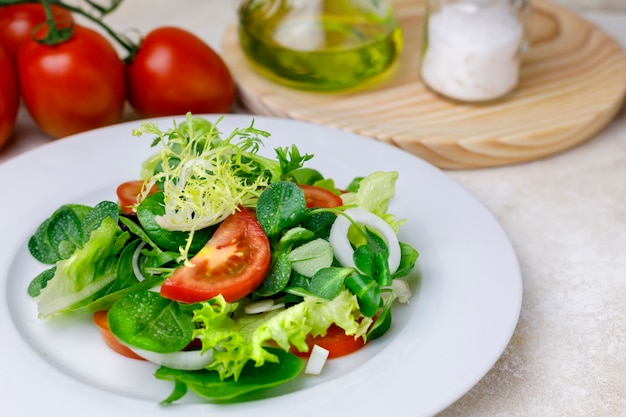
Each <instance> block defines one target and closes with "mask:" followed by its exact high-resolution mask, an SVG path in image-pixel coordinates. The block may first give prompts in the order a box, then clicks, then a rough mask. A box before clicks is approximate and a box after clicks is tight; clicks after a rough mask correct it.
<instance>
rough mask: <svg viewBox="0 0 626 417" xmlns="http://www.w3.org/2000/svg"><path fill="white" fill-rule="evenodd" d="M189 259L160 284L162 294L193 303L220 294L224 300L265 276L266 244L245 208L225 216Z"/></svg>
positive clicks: (246, 291)
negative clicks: (187, 263)
mask: <svg viewBox="0 0 626 417" xmlns="http://www.w3.org/2000/svg"><path fill="white" fill-rule="evenodd" d="M190 262H191V263H192V264H193V265H194V266H182V267H180V268H178V269H176V270H175V271H174V273H173V274H172V276H170V277H169V278H167V279H166V280H165V282H164V283H163V285H161V295H162V296H163V297H166V298H169V299H172V300H176V301H181V302H184V303H195V302H200V301H206V300H209V299H211V298H213V297H215V296H217V295H218V294H222V295H223V296H224V299H225V300H226V301H228V302H231V301H237V300H239V299H240V298H242V297H245V296H246V295H248V294H249V293H250V292H252V290H254V289H255V288H256V287H257V286H258V285H259V284H260V283H261V281H263V279H264V278H265V274H266V273H267V270H268V268H269V266H270V244H269V240H268V239H267V236H265V233H264V232H263V229H262V228H261V226H260V225H259V223H258V222H257V221H256V220H255V219H254V218H253V217H252V215H250V213H248V212H247V211H246V210H245V209H240V210H239V211H238V212H236V213H235V214H233V215H232V216H230V217H228V218H227V219H226V220H224V221H223V222H222V224H220V225H219V227H218V228H217V230H216V231H215V233H214V234H213V236H212V237H211V239H209V241H208V242H207V244H206V245H205V246H204V248H202V249H201V250H200V251H199V252H198V253H197V254H196V255H195V256H194V257H192V258H191V260H190Z"/></svg>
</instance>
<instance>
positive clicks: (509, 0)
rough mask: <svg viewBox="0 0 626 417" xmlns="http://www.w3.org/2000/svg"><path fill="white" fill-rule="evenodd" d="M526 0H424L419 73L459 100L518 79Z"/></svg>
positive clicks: (505, 89) (485, 95)
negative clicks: (424, 10) (425, 0)
mask: <svg viewBox="0 0 626 417" xmlns="http://www.w3.org/2000/svg"><path fill="white" fill-rule="evenodd" d="M528 7H529V6H528V3H527V0H427V4H426V16H425V21H424V38H423V47H422V60H421V65H420V75H421V78H422V81H423V83H424V84H425V85H426V86H428V87H429V88H430V89H431V90H433V91H435V92H437V93H439V94H441V95H443V96H445V97H448V98H451V99H454V100H458V101H462V102H483V101H491V100H495V99H498V98H501V97H503V96H505V95H507V94H508V93H510V92H511V91H512V90H514V89H515V87H516V86H517V84H518V82H519V70H520V59H521V56H522V54H523V53H524V51H525V49H526V48H527V42H526V39H527V36H526V20H527V15H528Z"/></svg>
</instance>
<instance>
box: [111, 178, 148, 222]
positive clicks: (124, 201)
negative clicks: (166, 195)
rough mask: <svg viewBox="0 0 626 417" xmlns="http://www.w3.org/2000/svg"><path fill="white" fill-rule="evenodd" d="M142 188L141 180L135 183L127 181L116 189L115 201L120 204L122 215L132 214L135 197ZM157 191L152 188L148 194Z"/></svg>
mask: <svg viewBox="0 0 626 417" xmlns="http://www.w3.org/2000/svg"><path fill="white" fill-rule="evenodd" d="M142 187H143V181H142V180H136V181H127V182H125V183H122V184H120V185H119V186H118V187H117V190H116V193H117V199H118V200H119V202H120V207H121V209H122V212H123V213H129V214H130V213H132V212H133V208H132V206H134V205H135V204H137V197H138V196H139V193H141V188H142ZM156 191H158V190H157V188H156V187H152V189H151V190H150V193H149V194H152V193H154V192H156Z"/></svg>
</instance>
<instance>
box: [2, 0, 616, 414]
mask: <svg viewBox="0 0 626 417" xmlns="http://www.w3.org/2000/svg"><path fill="white" fill-rule="evenodd" d="M610 2H611V0H606V2H605V3H610ZM623 2H624V0H614V3H618V5H620V4H622V3H623ZM233 3H234V1H225V0H178V1H176V2H171V1H165V0H158V1H157V0H151V1H149V0H133V1H132V2H131V1H128V2H125V3H124V4H123V5H122V6H121V7H120V8H119V9H118V10H117V11H116V12H115V13H114V14H113V15H112V16H110V17H108V18H107V21H108V23H110V24H111V25H112V26H114V27H116V28H119V29H122V28H133V27H134V28H137V29H139V30H140V31H142V32H143V33H147V31H148V30H150V29H152V28H153V27H156V26H162V25H164V24H170V25H180V26H183V27H186V28H188V29H189V30H191V31H192V32H194V33H196V34H197V35H198V36H200V37H202V38H203V39H204V40H205V41H207V43H209V44H210V45H211V46H213V47H214V48H215V49H217V50H218V51H219V48H220V40H221V36H222V34H223V31H224V29H225V26H226V24H227V23H228V22H229V21H230V20H231V19H232V18H233V16H234V12H235V7H234V6H233ZM561 3H564V4H570V5H572V7H579V6H580V7H583V6H585V5H584V4H583V3H584V0H562V1H561ZM586 3H587V4H589V3H590V1H587V2H586ZM602 4H604V3H602ZM580 13H581V14H582V15H583V16H585V17H587V18H588V19H589V20H591V21H593V22H595V23H596V24H597V25H599V26H600V27H602V28H603V29H604V30H606V31H607V32H608V33H609V34H611V35H612V36H614V37H615V38H616V39H617V40H618V41H619V42H620V43H621V45H623V46H624V47H625V48H626V12H619V11H615V10H613V11H602V10H593V11H591V10H588V9H582V8H581V9H580ZM581 105H583V104H581ZM132 117H133V114H132V112H129V113H128V114H127V118H132ZM50 141H51V139H50V138H49V137H47V136H46V135H44V134H43V133H42V132H41V131H39V130H38V128H37V127H36V126H35V125H34V123H33V122H32V120H31V119H30V117H29V116H28V115H27V113H26V111H25V109H23V108H22V109H21V112H20V115H19V118H18V123H17V126H16V129H15V133H14V137H13V138H12V140H11V141H10V143H9V144H8V145H7V146H6V147H5V148H3V149H2V150H0V163H2V161H3V160H7V159H9V158H11V157H13V156H15V155H18V154H20V153H22V152H24V151H26V150H28V149H31V148H33V147H35V146H39V145H42V144H45V143H48V142H50ZM447 173H448V174H449V175H450V176H451V177H452V178H454V179H455V180H456V181H458V182H459V183H460V184H462V185H463V186H464V187H466V188H467V189H468V190H469V191H470V192H471V193H472V194H473V195H475V196H476V197H477V198H478V200H480V201H481V202H482V203H484V204H485V205H486V206H487V208H488V209H489V210H491V212H492V213H493V214H494V215H495V217H496V218H497V219H498V220H499V221H500V223H501V225H502V227H503V228H504V230H505V231H506V233H507V234H508V236H509V238H510V239H511V241H512V243H513V246H514V248H515V250H516V252H517V254H518V257H519V260H520V264H521V268H522V273H523V281H524V293H523V305H522V311H521V315H520V319H519V323H518V325H517V329H516V331H515V333H514V335H513V337H512V339H511V341H510V343H509V345H508V347H507V348H506V350H505V351H504V353H503V355H502V356H501V358H500V359H499V360H498V362H497V363H496V364H495V366H494V367H493V368H492V369H491V370H490V371H489V372H488V373H487V374H486V375H485V377H484V378H483V379H482V380H481V381H480V382H479V383H478V384H476V385H475V386H474V388H472V389H471V390H470V391H469V392H468V393H467V394H465V395H464V396H463V397H462V398H460V399H459V400H458V401H457V402H456V403H454V404H452V405H451V406H450V407H449V408H448V409H447V410H445V411H443V412H442V413H441V414H440V417H453V416H463V417H479V416H480V417H485V416H494V417H495V416H498V417H522V416H523V417H527V416H533V417H558V416H563V417H565V416H567V417H573V416H581V417H582V416H610V417H612V416H615V417H617V416H624V415H626V302H625V301H624V300H625V298H626V255H625V253H626V206H625V205H624V202H625V201H626V110H625V109H622V111H621V112H620V114H619V115H618V116H617V118H616V119H615V120H614V121H613V122H612V123H611V124H610V125H609V126H607V127H606V129H604V130H603V131H602V132H600V133H599V134H598V135H597V136H596V137H595V138H593V139H592V140H590V141H588V142H586V143H584V144H582V145H580V146H577V147H576V148H573V149H571V150H569V151H566V152H563V153H560V154H558V155H555V156H552V157H550V158H547V159H543V160H539V161H535V162H530V163H525V164H520V165H514V166H507V167H499V168H490V169H478V170H458V171H448V172H447ZM401 414H402V415H410V410H406V412H404V411H403V412H402V413H401Z"/></svg>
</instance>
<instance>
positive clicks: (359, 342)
mask: <svg viewBox="0 0 626 417" xmlns="http://www.w3.org/2000/svg"><path fill="white" fill-rule="evenodd" d="M306 344H307V346H308V347H309V351H308V352H300V351H298V350H297V349H295V348H292V349H291V352H292V353H293V354H295V355H297V356H300V357H302V358H308V357H309V356H310V355H311V349H313V346H314V345H318V346H320V347H323V348H324V349H326V350H328V358H338V357H340V356H345V355H348V354H350V353H353V352H356V351H357V350H359V349H361V348H362V347H363V346H365V342H364V341H363V338H362V337H359V338H356V339H355V338H354V336H348V335H347V334H346V332H345V331H344V330H343V329H342V328H341V327H339V326H336V325H334V324H331V326H330V327H329V328H328V332H327V333H326V335H324V336H317V337H313V336H311V335H308V336H307V338H306Z"/></svg>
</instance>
